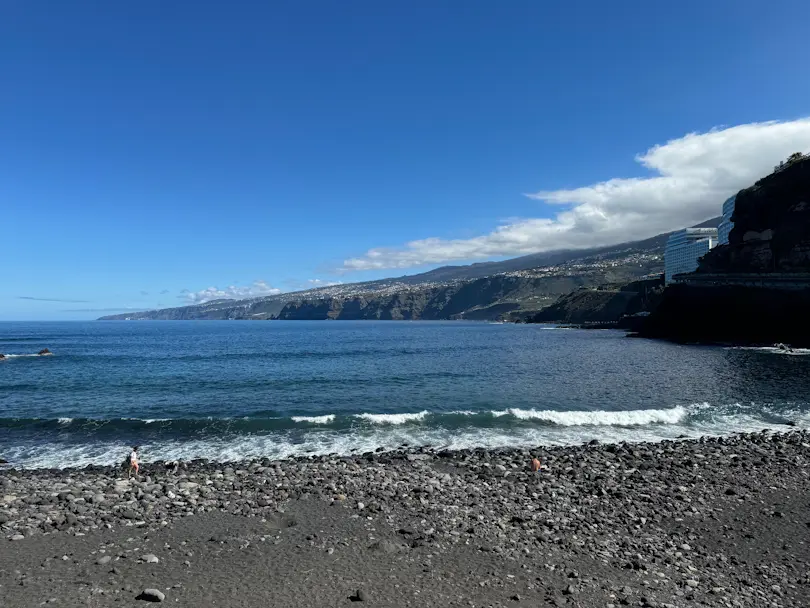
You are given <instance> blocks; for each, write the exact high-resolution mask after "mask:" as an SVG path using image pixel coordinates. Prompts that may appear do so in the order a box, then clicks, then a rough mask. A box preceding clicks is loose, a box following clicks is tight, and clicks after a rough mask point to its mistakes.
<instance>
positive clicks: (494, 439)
mask: <svg viewBox="0 0 810 608" xmlns="http://www.w3.org/2000/svg"><path fill="white" fill-rule="evenodd" d="M42 348H49V349H50V350H51V351H53V353H54V354H53V356H47V357H37V356H22V355H31V354H33V353H36V352H37V351H39V350H40V349H42ZM0 353H4V354H6V355H15V356H10V357H8V358H6V359H5V360H2V361H0V457H3V458H5V459H7V460H9V461H10V462H11V463H12V464H14V465H17V466H25V467H54V466H70V465H72V466H81V465H84V464H89V463H98V464H112V463H116V462H119V461H120V460H121V459H122V457H123V455H124V454H125V453H126V451H127V449H126V448H127V446H128V445H133V444H138V445H141V446H142V454H143V458H144V460H145V461H150V460H157V459H176V458H193V457H206V458H211V459H217V460H233V459H238V458H245V457H253V456H270V457H286V456H290V455H296V454H309V453H340V454H347V453H352V452H364V451H368V450H373V449H376V448H378V447H383V448H387V449H388V448H395V447H398V446H400V445H402V444H405V443H407V444H410V445H431V446H434V447H448V448H465V447H495V446H537V445H549V444H571V443H579V442H583V441H588V440H590V439H599V440H601V441H622V440H628V441H639V440H660V439H664V438H675V437H678V436H681V435H688V436H698V435H704V434H715V435H716V434H727V433H733V432H736V431H746V430H755V429H761V428H764V427H770V428H778V427H779V426H780V425H785V424H794V425H798V426H807V425H810V356H804V355H808V354H810V353H808V352H807V351H797V352H794V353H792V354H786V353H783V352H780V351H779V350H778V349H729V348H721V347H698V346H679V345H674V344H669V343H666V342H657V341H648V340H640V339H628V338H625V337H624V334H623V333H622V332H617V331H585V330H568V329H560V328H555V327H552V326H539V325H510V324H488V323H467V322H447V323H443V322H392V321H381V322H372V321H362V322H344V321H339V322H303V321H300V322H298V321H293V322H258V321H257V322H215V321H210V322H193V321H192V322H182V321H181V322H71V323H55V322H54V323H44V322H43V323H19V322H15V323H0Z"/></svg>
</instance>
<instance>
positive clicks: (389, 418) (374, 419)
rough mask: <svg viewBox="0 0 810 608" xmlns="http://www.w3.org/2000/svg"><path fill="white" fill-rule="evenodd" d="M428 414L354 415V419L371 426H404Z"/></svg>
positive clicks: (426, 412) (424, 412) (425, 412)
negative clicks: (363, 421) (368, 423)
mask: <svg viewBox="0 0 810 608" xmlns="http://www.w3.org/2000/svg"><path fill="white" fill-rule="evenodd" d="M428 414H430V412H428V411H427V410H425V411H423V412H414V413H409V414H355V415H354V417H355V418H360V419H361V420H365V421H367V422H371V423H372V424H405V423H406V422H411V421H415V420H422V419H424V418H425V416H427V415H428Z"/></svg>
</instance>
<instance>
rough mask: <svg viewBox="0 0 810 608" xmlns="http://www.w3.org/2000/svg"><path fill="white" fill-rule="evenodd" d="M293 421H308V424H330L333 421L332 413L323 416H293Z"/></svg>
mask: <svg viewBox="0 0 810 608" xmlns="http://www.w3.org/2000/svg"><path fill="white" fill-rule="evenodd" d="M292 420H293V422H308V423H309V424H330V423H332V422H334V421H335V415H334V414H326V415H325V416H293V417H292Z"/></svg>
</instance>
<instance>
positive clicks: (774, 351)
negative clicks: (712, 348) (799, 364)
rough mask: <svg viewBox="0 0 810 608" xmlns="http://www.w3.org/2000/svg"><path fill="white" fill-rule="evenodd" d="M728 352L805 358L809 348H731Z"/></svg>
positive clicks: (809, 353)
mask: <svg viewBox="0 0 810 608" xmlns="http://www.w3.org/2000/svg"><path fill="white" fill-rule="evenodd" d="M729 350H753V351H758V352H760V353H766V354H769V355H785V356H789V357H790V356H794V357H795V356H806V355H810V348H790V349H789V350H787V349H782V348H779V347H777V346H732V347H729Z"/></svg>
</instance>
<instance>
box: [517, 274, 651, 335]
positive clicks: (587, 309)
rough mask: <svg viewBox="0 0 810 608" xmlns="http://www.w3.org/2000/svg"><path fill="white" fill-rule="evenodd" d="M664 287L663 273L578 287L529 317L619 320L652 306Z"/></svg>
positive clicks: (532, 319)
mask: <svg viewBox="0 0 810 608" xmlns="http://www.w3.org/2000/svg"><path fill="white" fill-rule="evenodd" d="M663 289H664V279H663V276H661V277H658V278H654V279H646V280H642V281H633V282H631V283H628V284H626V285H606V286H602V287H597V288H595V289H592V288H591V289H588V288H585V289H579V290H577V291H574V292H571V293H569V294H566V295H564V296H562V297H560V298H559V299H558V300H557V301H556V302H554V304H552V305H551V306H548V307H547V308H545V309H543V310H541V311H540V312H539V313H537V314H536V315H534V316H533V317H530V318H529V319H528V322H530V323H580V324H588V323H616V322H618V321H619V320H620V319H621V318H622V317H625V316H627V315H633V314H636V313H639V312H644V311H648V310H650V308H652V307H653V306H655V304H657V302H658V300H660V297H661V293H662V292H663Z"/></svg>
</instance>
